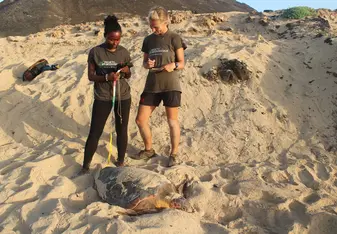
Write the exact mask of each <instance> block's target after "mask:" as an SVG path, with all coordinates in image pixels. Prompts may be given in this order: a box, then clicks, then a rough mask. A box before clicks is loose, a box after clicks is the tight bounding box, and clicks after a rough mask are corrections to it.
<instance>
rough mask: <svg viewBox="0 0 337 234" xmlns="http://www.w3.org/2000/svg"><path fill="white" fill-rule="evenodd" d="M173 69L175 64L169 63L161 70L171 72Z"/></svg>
mask: <svg viewBox="0 0 337 234" xmlns="http://www.w3.org/2000/svg"><path fill="white" fill-rule="evenodd" d="M175 68H176V65H175V63H169V64H166V65H165V66H164V67H163V69H164V70H165V71H167V72H173V71H174V69H175Z"/></svg>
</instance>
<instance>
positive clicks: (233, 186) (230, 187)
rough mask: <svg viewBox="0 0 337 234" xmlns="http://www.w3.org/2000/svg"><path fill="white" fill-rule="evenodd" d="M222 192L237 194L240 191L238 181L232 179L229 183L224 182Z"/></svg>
mask: <svg viewBox="0 0 337 234" xmlns="http://www.w3.org/2000/svg"><path fill="white" fill-rule="evenodd" d="M222 191H223V192H224V193H227V194H230V195H238V194H239V193H240V185H239V182H238V181H232V182H230V183H229V184H226V185H225V186H223V187H222Z"/></svg>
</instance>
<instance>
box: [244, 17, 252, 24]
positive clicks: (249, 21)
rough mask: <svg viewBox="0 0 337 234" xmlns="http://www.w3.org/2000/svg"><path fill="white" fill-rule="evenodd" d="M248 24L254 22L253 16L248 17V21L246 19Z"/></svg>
mask: <svg viewBox="0 0 337 234" xmlns="http://www.w3.org/2000/svg"><path fill="white" fill-rule="evenodd" d="M245 21H246V23H252V22H253V21H254V19H253V18H252V17H251V16H248V17H247V18H246V19H245Z"/></svg>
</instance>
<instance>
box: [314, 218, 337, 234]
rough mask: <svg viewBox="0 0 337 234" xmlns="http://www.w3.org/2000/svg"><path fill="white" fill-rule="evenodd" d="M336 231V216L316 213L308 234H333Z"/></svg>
mask: <svg viewBox="0 0 337 234" xmlns="http://www.w3.org/2000/svg"><path fill="white" fill-rule="evenodd" d="M336 230H337V215H332V214H327V213H318V214H316V215H314V216H313V217H312V219H311V222H310V226H309V231H308V234H318V233H324V234H335V233H336Z"/></svg>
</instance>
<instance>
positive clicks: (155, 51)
mask: <svg viewBox="0 0 337 234" xmlns="http://www.w3.org/2000/svg"><path fill="white" fill-rule="evenodd" d="M167 52H169V50H168V49H162V48H154V49H151V50H150V52H149V55H151V56H154V55H162V54H163V53H167Z"/></svg>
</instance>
